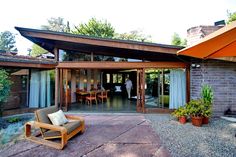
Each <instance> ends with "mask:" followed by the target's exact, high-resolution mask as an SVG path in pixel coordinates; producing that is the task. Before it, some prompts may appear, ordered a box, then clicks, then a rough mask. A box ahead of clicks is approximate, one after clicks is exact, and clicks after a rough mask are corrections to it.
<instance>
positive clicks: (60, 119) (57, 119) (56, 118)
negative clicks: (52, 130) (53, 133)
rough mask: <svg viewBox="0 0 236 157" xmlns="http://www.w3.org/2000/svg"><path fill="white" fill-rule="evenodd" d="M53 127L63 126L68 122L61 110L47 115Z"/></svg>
mask: <svg viewBox="0 0 236 157" xmlns="http://www.w3.org/2000/svg"><path fill="white" fill-rule="evenodd" d="M48 117H49V119H50V120H51V122H52V124H53V125H58V126H59V125H63V124H65V123H67V122H68V120H67V119H66V117H65V115H64V113H63V112H62V110H59V111H57V112H54V113H50V114H48Z"/></svg>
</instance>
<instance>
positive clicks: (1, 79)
mask: <svg viewBox="0 0 236 157" xmlns="http://www.w3.org/2000/svg"><path fill="white" fill-rule="evenodd" d="M11 84H12V81H11V80H10V78H9V74H8V73H7V72H6V71H5V70H4V69H0V117H1V116H2V111H3V103H4V102H5V101H6V100H7V98H8V95H9V93H10V88H11Z"/></svg>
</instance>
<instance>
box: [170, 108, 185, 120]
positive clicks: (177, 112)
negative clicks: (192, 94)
mask: <svg viewBox="0 0 236 157" xmlns="http://www.w3.org/2000/svg"><path fill="white" fill-rule="evenodd" d="M172 115H173V116H175V117H176V118H179V117H182V116H185V117H186V116H188V111H187V110H186V108H185V106H180V107H179V108H178V109H176V110H175V111H174V112H173V113H172Z"/></svg>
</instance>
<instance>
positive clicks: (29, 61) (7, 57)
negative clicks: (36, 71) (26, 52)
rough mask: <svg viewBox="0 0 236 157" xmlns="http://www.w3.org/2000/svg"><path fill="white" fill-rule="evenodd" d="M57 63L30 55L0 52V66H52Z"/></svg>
mask: <svg viewBox="0 0 236 157" xmlns="http://www.w3.org/2000/svg"><path fill="white" fill-rule="evenodd" d="M56 65H57V63H56V62H55V61H54V60H49V59H39V58H35V57H30V56H20V55H11V54H10V53H8V52H7V53H0V66H10V67H26V68H47V69H51V68H54V67H55V66H56Z"/></svg>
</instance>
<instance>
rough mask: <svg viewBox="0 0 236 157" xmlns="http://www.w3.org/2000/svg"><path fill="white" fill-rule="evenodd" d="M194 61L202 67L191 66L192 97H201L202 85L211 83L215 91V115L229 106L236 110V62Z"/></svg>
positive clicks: (221, 112)
mask: <svg viewBox="0 0 236 157" xmlns="http://www.w3.org/2000/svg"><path fill="white" fill-rule="evenodd" d="M192 63H197V64H199V65H200V68H192V67H191V73H190V76H191V81H190V82H191V91H190V95H191V99H196V98H199V97H200V93H201V86H202V85H203V84H209V85H211V86H212V88H213V91H214V103H213V112H214V113H213V115H214V116H220V115H222V114H223V113H224V111H225V110H227V109H228V108H229V107H230V108H231V109H232V110H234V111H236V63H233V62H226V61H218V60H209V61H192Z"/></svg>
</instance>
